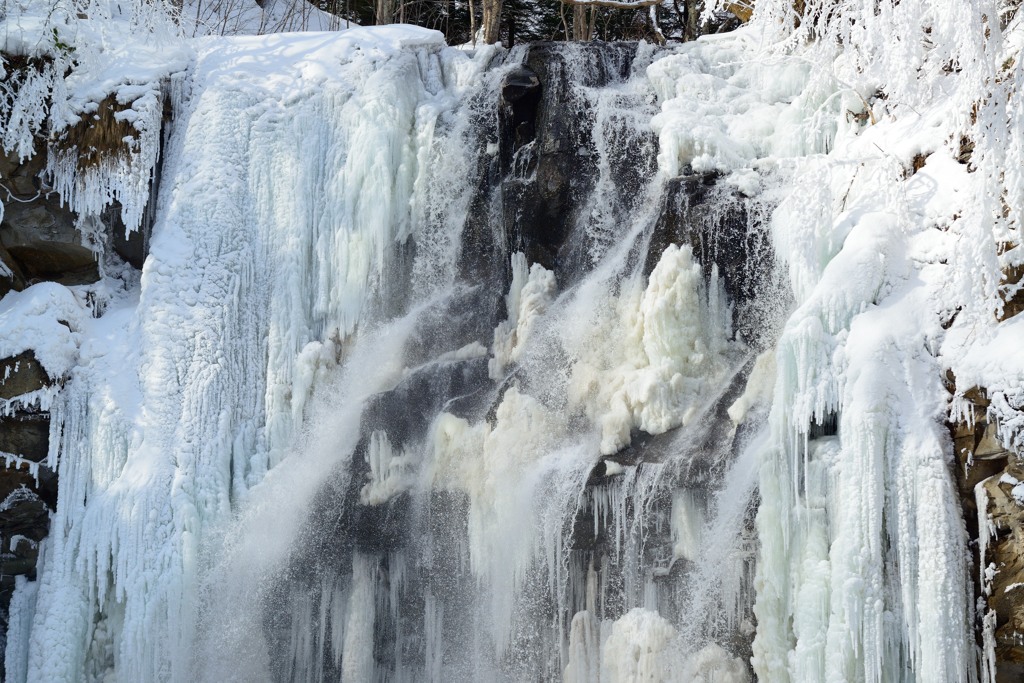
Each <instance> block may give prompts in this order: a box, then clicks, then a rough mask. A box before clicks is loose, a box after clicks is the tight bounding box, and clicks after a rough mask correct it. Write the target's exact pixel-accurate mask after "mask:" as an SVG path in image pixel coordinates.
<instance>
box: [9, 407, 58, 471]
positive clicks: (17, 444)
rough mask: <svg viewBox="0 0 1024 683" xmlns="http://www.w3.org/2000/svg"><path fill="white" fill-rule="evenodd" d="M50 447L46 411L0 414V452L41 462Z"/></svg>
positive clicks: (48, 419) (48, 420) (48, 422)
mask: <svg viewBox="0 0 1024 683" xmlns="http://www.w3.org/2000/svg"><path fill="white" fill-rule="evenodd" d="M49 448H50V416H49V414H48V413H28V412H18V413H15V414H13V415H2V416H0V452H3V453H11V454H13V455H16V456H18V457H20V458H24V459H25V460H31V461H32V462H42V461H43V460H44V459H45V458H46V455H47V453H48V452H49Z"/></svg>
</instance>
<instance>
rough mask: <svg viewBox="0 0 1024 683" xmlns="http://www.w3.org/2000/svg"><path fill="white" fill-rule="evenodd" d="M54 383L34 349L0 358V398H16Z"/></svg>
mask: <svg viewBox="0 0 1024 683" xmlns="http://www.w3.org/2000/svg"><path fill="white" fill-rule="evenodd" d="M51 384H53V381H52V380H51V379H50V376H49V375H48V374H46V370H44V369H43V366H42V365H40V364H39V361H37V360H36V355H35V354H34V353H33V352H32V351H24V352H22V353H19V354H18V355H17V356H11V357H10V358H4V359H2V360H0V399H9V398H14V397H15V396H21V395H22V394H27V393H29V392H32V391H37V390H39V389H42V388H43V387H47V386H49V385H51Z"/></svg>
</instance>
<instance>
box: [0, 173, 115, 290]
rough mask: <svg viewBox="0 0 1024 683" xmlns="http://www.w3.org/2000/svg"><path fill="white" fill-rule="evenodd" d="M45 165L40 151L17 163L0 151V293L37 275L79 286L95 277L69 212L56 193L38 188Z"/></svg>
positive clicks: (94, 267)
mask: <svg viewBox="0 0 1024 683" xmlns="http://www.w3.org/2000/svg"><path fill="white" fill-rule="evenodd" d="M45 164H46V155H45V154H38V155H36V156H34V157H32V158H31V159H28V160H26V161H25V162H22V163H19V162H18V160H17V158H15V157H13V156H8V155H3V156H0V183H2V184H3V186H4V187H3V188H0V201H2V203H3V210H2V211H0V219H2V220H0V261H2V263H3V265H4V266H6V268H4V267H2V266H0V296H2V295H3V294H5V293H6V292H7V291H9V290H11V289H15V290H20V289H24V287H25V286H26V285H27V284H28V283H29V282H32V281H36V280H52V281H55V282H61V283H63V284H66V285H78V284H85V283H89V282H95V281H97V280H98V279H99V277H100V276H99V271H98V269H97V265H96V254H94V253H93V251H92V250H91V249H90V248H89V247H88V246H85V245H84V244H83V242H82V236H81V235H80V234H79V232H78V230H76V229H75V220H76V219H75V215H74V213H72V212H71V211H70V210H69V209H68V208H67V207H66V206H64V203H63V201H62V200H61V198H60V195H58V194H56V193H51V192H45V191H43V190H42V189H40V188H41V180H40V176H41V175H42V173H43V169H44V167H45ZM5 190H6V191H5ZM8 193H9V194H8ZM5 270H6V271H7V272H6V273H5V272H4V271H5Z"/></svg>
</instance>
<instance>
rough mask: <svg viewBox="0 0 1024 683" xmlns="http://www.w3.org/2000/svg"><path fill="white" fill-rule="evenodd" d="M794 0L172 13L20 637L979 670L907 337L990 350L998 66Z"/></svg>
mask: <svg viewBox="0 0 1024 683" xmlns="http://www.w3.org/2000/svg"><path fill="white" fill-rule="evenodd" d="M783 5H785V8H786V12H787V13H788V12H789V10H790V9H791V8H790V5H789V4H788V3H770V2H769V3H761V4H760V5H759V8H758V12H759V16H760V17H761V21H762V22H763V23H761V24H758V23H756V22H755V25H754V26H753V27H752V28H750V29H747V30H744V31H742V32H740V33H738V34H735V35H732V36H718V37H709V38H707V39H705V40H702V41H700V42H698V43H696V44H693V45H688V46H683V47H679V48H676V49H673V50H665V51H660V50H658V49H656V48H653V47H651V46H646V45H639V46H637V45H632V44H614V45H598V44H594V45H552V44H540V45H533V46H521V47H519V48H517V49H516V50H514V51H512V52H504V51H502V50H500V49H499V48H481V49H480V50H478V51H477V52H476V53H475V54H472V55H470V54H467V53H465V52H461V51H456V50H449V49H446V48H444V47H443V46H442V45H441V44H440V43H439V37H438V36H437V35H436V34H433V33H430V32H426V31H420V30H416V29H411V28H387V29H375V30H353V31H350V32H347V33H343V34H308V35H301V36H287V35H278V36H270V37H264V38H258V39H257V38H235V39H216V40H213V39H210V40H206V41H200V42H198V43H196V44H195V45H194V46H193V47H194V50H195V54H194V56H190V57H189V59H188V66H187V68H185V67H182V68H181V69H180V70H178V71H177V72H176V73H174V75H173V78H172V79H171V81H170V87H169V88H168V89H167V91H166V92H164V91H163V90H161V93H162V94H166V96H168V97H169V98H170V101H171V103H172V108H173V124H172V128H171V131H172V132H171V135H170V137H169V138H168V140H167V142H166V147H165V152H164V163H163V173H164V179H165V182H164V183H163V185H162V186H161V191H160V196H159V198H158V203H157V206H156V212H157V220H156V222H155V224H154V230H153V237H152V242H151V250H150V255H149V258H148V260H147V262H146V265H145V268H144V270H143V273H142V278H141V283H140V284H139V285H138V286H137V287H135V286H134V283H131V282H129V283H127V284H126V285H125V286H124V287H123V288H122V289H121V290H118V291H110V292H107V294H106V295H105V298H104V300H103V305H102V306H98V307H95V308H93V309H92V311H93V312H95V313H96V314H97V315H96V317H89V316H87V315H84V314H83V315H79V316H77V317H75V319H74V320H73V321H69V322H73V323H74V325H73V327H74V329H73V330H72V332H73V333H74V335H77V336H74V335H72V336H68V335H66V334H65V333H64V332H63V331H61V332H60V334H61V335H62V338H63V337H68V340H69V341H68V345H70V346H68V349H64V351H65V352H66V353H64V356H66V358H64V357H62V358H64V361H65V364H66V365H67V364H69V363H70V365H73V368H74V369H73V370H72V372H71V377H70V380H69V382H68V384H67V386H66V387H65V389H64V391H63V392H62V393H61V394H60V397H59V399H58V400H57V402H56V403H55V405H54V406H53V411H54V425H57V426H56V427H55V429H54V433H53V439H52V442H53V443H54V444H55V447H54V449H53V452H52V453H51V456H50V464H51V465H54V466H57V467H59V470H60V477H61V493H60V496H61V497H60V505H59V508H58V511H57V513H56V515H55V518H54V520H53V526H52V529H53V531H52V532H51V537H50V539H49V540H47V541H46V543H45V544H44V548H43V552H42V556H41V565H40V566H41V569H40V577H39V580H38V582H36V583H34V584H32V583H29V582H23V583H21V584H19V588H18V592H17V593H16V595H15V600H14V601H13V602H12V624H13V627H12V630H11V637H10V640H9V642H8V648H7V660H8V661H9V662H10V663H11V666H10V669H9V677H12V680H33V681H62V680H63V681H78V680H103V679H105V678H107V677H116V678H117V679H118V680H171V681H177V680H181V681H184V680H202V681H213V680H217V681H226V680H246V681H249V680H281V681H291V680H294V681H321V680H339V679H340V680H344V681H368V680H392V681H404V680H436V681H441V680H524V679H528V680H555V679H559V678H563V679H565V680H576V681H582V680H588V681H589V680H600V681H605V682H614V681H629V680H637V679H654V680H676V679H683V680H703V681H718V682H719V683H721V682H722V681H728V682H730V683H732V682H734V681H745V680H749V679H750V677H751V675H752V674H754V675H756V676H758V677H759V678H761V679H762V680H770V681H787V680H792V681H819V680H820V681H826V680H857V681H890V680H908V681H910V680H921V681H950V680H954V681H955V680H961V681H970V680H974V679H975V678H976V671H977V652H976V648H975V646H974V643H973V640H972V638H971V625H972V618H973V613H972V606H971V600H970V599H969V596H970V589H969V584H968V577H969V572H968V569H969V568H968V560H967V557H966V554H965V550H964V546H965V543H964V540H965V538H964V530H963V524H962V520H961V519H960V513H959V507H958V503H957V501H956V498H955V491H954V488H953V484H952V482H953V479H952V475H951V473H950V470H949V458H948V455H949V448H948V439H947V437H946V435H945V433H944V431H943V429H942V426H941V422H942V419H943V418H944V417H945V415H946V414H947V405H946V403H945V395H944V391H943V389H942V386H941V384H940V381H939V378H940V377H941V374H942V370H943V368H944V367H950V366H953V365H957V364H958V363H959V365H957V367H959V368H961V369H962V371H963V372H965V373H969V372H971V371H975V373H976V374H977V375H978V376H982V375H984V376H986V377H988V375H986V374H985V372H983V371H985V368H980V369H979V368H978V367H977V366H976V365H972V364H970V363H965V362H962V361H963V358H962V357H961V355H957V354H960V351H958V350H957V349H961V348H963V347H966V346H968V345H969V344H970V342H969V340H970V339H971V335H973V334H974V330H975V329H987V328H985V326H984V324H983V321H984V320H985V317H984V316H985V315H987V314H989V313H991V311H990V310H989V309H987V308H986V306H990V305H991V307H993V308H994V307H995V304H994V303H993V302H994V294H995V292H996V286H995V284H994V283H995V282H996V279H997V278H996V276H995V275H994V273H995V270H996V269H997V267H998V266H999V259H998V258H997V255H996V249H995V247H994V246H993V245H994V242H995V240H994V239H992V238H993V237H996V238H999V239H1004V238H1007V239H1008V238H1012V237H1013V234H1014V233H1013V232H1012V227H1013V226H1012V225H1009V224H1008V225H1003V224H1000V225H998V226H997V227H996V228H995V229H992V230H990V229H989V228H990V227H991V226H987V225H986V224H985V223H984V221H983V220H982V219H981V218H979V217H980V216H984V215H996V214H1000V215H1002V214H1003V209H1002V204H1001V203H999V202H996V201H995V200H993V197H998V196H1001V195H1003V194H1005V196H1006V197H1013V196H1016V195H1015V194H1013V192H1016V189H1015V188H1016V185H1015V184H1014V183H1015V182H1016V176H1015V175H1014V174H1013V173H1012V172H1010V173H1008V174H1002V175H1001V174H1000V172H999V171H998V169H999V163H1000V160H1003V161H1005V160H1006V159H1014V158H1015V157H1012V155H1011V156H1008V157H1003V156H1000V154H1001V152H1000V151H999V150H998V149H994V148H991V146H989V147H986V146H985V145H984V143H982V142H980V135H979V134H980V132H981V131H982V130H983V129H984V128H983V127H984V126H985V125H992V122H993V121H996V120H999V117H1001V116H1004V115H1006V116H1008V115H1009V114H1012V113H1014V112H1015V110H1014V109H1013V106H1012V105H1010V104H1008V102H1009V97H1008V96H1007V97H1006V98H1004V99H1003V100H999V98H993V100H992V101H986V103H985V104H984V105H983V106H980V107H979V108H978V113H977V116H976V117H975V118H976V119H977V120H975V121H970V119H971V117H970V116H969V115H966V114H964V110H965V109H967V110H969V109H971V108H972V107H973V104H971V103H973V102H974V101H975V96H977V95H979V93H980V91H978V90H977V89H971V88H973V87H974V86H971V85H963V84H959V83H960V81H958V80H956V79H964V80H963V82H964V83H966V82H967V76H965V75H963V74H964V73H965V72H970V73H971V74H973V75H976V76H977V75H979V74H981V75H984V74H982V72H985V73H988V72H987V71H985V69H986V68H987V67H985V68H982V67H981V66H978V65H979V64H981V63H982V62H983V61H984V60H985V59H989V58H991V57H992V55H993V54H995V52H994V50H995V48H992V47H991V46H987V47H985V48H984V49H983V50H981V51H980V52H979V51H977V50H976V49H975V46H973V44H971V43H970V41H967V42H964V41H963V40H961V39H960V38H959V37H957V35H958V34H957V35H955V34H956V31H954V30H953V29H954V28H955V27H954V26H953V25H952V24H949V23H946V22H936V23H935V24H934V26H935V28H934V32H932V33H929V34H928V35H932V36H933V38H934V37H935V36H939V35H942V36H945V37H946V38H948V39H949V40H948V41H946V42H944V43H943V45H942V46H941V47H939V48H935V49H933V50H929V49H925V50H923V51H918V50H917V48H916V47H915V48H914V49H910V48H907V50H908V51H907V52H901V53H900V55H901V57H900V58H905V59H907V60H909V61H911V62H913V63H914V64H916V65H917V68H919V69H920V70H922V73H926V74H929V75H931V76H934V77H935V78H936V79H938V78H945V77H946V76H949V78H950V79H954V80H951V81H938V82H942V83H947V84H952V85H950V87H951V88H953V90H950V91H949V92H953V93H954V94H955V97H945V95H944V94H943V93H945V92H946V91H944V90H942V88H940V87H938V86H936V89H929V88H930V86H929V87H925V86H922V85H921V83H920V80H923V79H917V78H913V79H908V78H907V77H906V73H904V72H903V71H900V70H899V69H898V68H897V65H896V63H894V62H891V61H887V62H885V64H886V65H887V66H886V68H888V69H890V70H894V71H893V73H896V72H897V71H898V73H899V74H900V77H899V78H894V79H893V80H892V81H891V82H890V81H889V80H887V79H886V78H884V76H885V75H886V70H885V69H883V68H882V67H878V66H877V65H876V64H875V61H873V60H874V59H875V58H878V55H879V54H881V53H882V52H884V50H882V48H881V47H879V44H876V43H873V42H872V39H871V36H873V35H876V34H877V35H888V33H893V32H896V33H899V32H907V31H911V30H917V29H920V28H922V26H923V25H921V24H920V23H918V24H916V25H915V24H914V22H915V21H918V20H917V19H915V18H914V17H913V16H911V15H910V14H909V13H910V12H911V11H910V10H909V9H906V3H904V4H902V5H901V4H899V3H896V4H893V5H891V6H889V5H884V3H883V5H884V9H885V11H884V12H880V13H879V14H877V15H876V14H874V13H872V11H868V12H866V14H863V15H861V14H857V13H856V12H853V10H850V12H849V13H848V14H849V15H850V16H846V15H842V16H846V18H847V19H849V18H850V17H853V19H855V20H856V21H855V22H854V24H855V25H856V26H857V29H856V31H853V33H847V32H846V27H847V25H848V23H849V22H847V21H846V20H845V19H843V20H836V21H833V20H832V17H831V15H829V14H827V13H826V14H822V13H821V12H822V11H823V10H822V7H823V6H821V7H819V6H818V5H816V4H814V3H809V4H808V7H809V9H808V10H807V11H808V16H809V17H817V21H818V22H819V24H818V25H819V27H821V30H822V31H823V33H822V35H827V36H830V39H829V40H827V41H821V42H819V43H816V44H812V45H811V47H808V48H806V51H801V50H803V49H804V48H802V47H801V46H800V45H797V44H796V43H794V42H793V37H794V36H796V37H798V38H799V37H800V36H801V35H802V34H801V31H804V32H806V31H807V30H808V28H807V27H808V26H809V25H811V22H805V23H804V24H801V25H800V26H795V25H793V24H792V23H791V21H790V18H789V15H788V14H785V16H783V15H780V14H779V11H780V7H782V6H783ZM957 7H958V8H959V9H960V10H963V11H962V12H961V13H960V14H958V16H960V17H961V19H963V20H964V21H965V22H966V23H967V24H968V25H970V26H973V27H974V30H976V31H977V32H978V33H979V34H980V33H984V31H985V28H984V27H983V26H982V23H984V22H983V21H982V19H981V15H980V14H979V13H978V12H976V11H975V9H974V8H969V7H961V6H960V5H957ZM933 9H934V10H935V11H936V12H937V11H938V10H939V9H941V8H933ZM844 11H845V10H844ZM932 14H933V15H934V14H935V12H933V13H932ZM853 15H856V16H853ZM930 16H931V15H930ZM989 16H995V14H994V13H993V14H991V15H989ZM858 22H859V23H858ZM972 22H973V23H972ZM978 22H982V23H978ZM864 27H868V29H870V30H868V31H867V32H865V31H864ZM908 27H909V28H908ZM826 29H827V30H826ZM787 30H788V31H789V32H788V33H786V32H785V31H787ZM779 31H783V32H782V33H779ZM794 31H795V33H793V32H794ZM887 32H888V33H887ZM804 37H807V36H804ZM773 40H777V41H779V42H778V44H772V42H771V41H773ZM930 40H931V39H930ZM797 42H799V41H797ZM911 42H913V41H911ZM823 43H827V46H825V47H822V44H823ZM946 43H948V44H946ZM847 44H849V45H853V46H856V49H851V50H850V51H847V52H844V51H841V50H840V51H838V52H837V51H836V49H837V48H836V46H837V45H847ZM914 44H915V45H916V44H917V43H916V42H915V43H914ZM950 46H952V47H950ZM1001 54H1002V53H1000V55H1001ZM879 59H880V58H879ZM893 59H897V58H896V57H894V58H893ZM952 64H956V65H958V67H957V68H953V67H952V66H948V65H952ZM822 65H827V68H824V67H822ZM976 67H977V68H976ZM900 68H902V67H900ZM958 69H959V70H958ZM171 71H174V70H171ZM168 73H170V72H168ZM939 74H945V75H943V76H940V75H939ZM990 75H991V74H990ZM1000 83H1003V81H1000ZM958 84H959V85H958ZM886 89H888V90H886ZM1000 92H1002V91H1000ZM153 93H155V91H146V92H143V93H142V96H141V97H140V99H139V100H138V101H139V102H140V105H139V106H140V108H141V109H145V107H146V106H148V105H149V104H151V102H150V99H148V95H149V94H153ZM879 93H881V94H879ZM883 95H885V96H884V97H883ZM154 96H155V95H154ZM162 96H163V95H162ZM133 101H134V100H133ZM999 102H1002V104H999ZM940 105H941V106H940ZM999 107H1003V109H999ZM146 111H149V110H146ZM967 121H970V123H965V122H967ZM979 121H980V122H979ZM986 122H987V123H986ZM965 126H973V127H972V128H970V129H969V132H971V133H972V134H974V135H976V136H978V137H979V142H978V144H979V145H980V146H979V147H976V149H975V154H976V155H977V156H975V157H974V158H973V159H971V160H970V163H966V161H967V160H965V159H964V158H963V154H964V151H963V150H964V147H963V143H962V141H961V140H960V139H959V137H958V136H951V134H950V131H956V132H957V133H959V132H961V129H962V128H964V127H965ZM965 130H966V129H965ZM147 131H148V133H152V132H153V129H152V128H150V129H146V130H145V131H140V132H143V133H145V132H147ZM147 140H148V138H147ZM149 142H152V140H149ZM5 144H6V143H5ZM147 144H148V143H147ZM147 159H148V157H147ZM147 163H149V162H148V161H147ZM56 170H57V171H58V173H57V175H58V176H60V175H61V174H60V172H59V170H60V169H56ZM137 171H138V169H134V170H133V167H124V168H120V169H113V170H110V172H111V173H113V174H114V175H117V174H118V173H123V174H125V176H126V178H127V180H138V179H139V178H138V177H137V176H138V173H137ZM66 177H70V176H66ZM996 179H998V182H999V183H1004V182H1005V183H1006V186H1005V187H1002V186H1000V188H1001V189H1000V190H999V191H998V192H992V191H990V190H991V189H992V185H991V183H993V182H996ZM69 182H70V181H69ZM83 182H86V185H87V187H86V190H91V189H94V188H93V185H92V184H91V181H87V180H85V181H83ZM118 187H129V186H128V185H123V186H120V185H119V186H118ZM131 187H135V188H136V189H138V187H141V185H132V186H131ZM62 189H63V191H64V192H66V193H69V195H74V193H75V192H76V190H74V188H73V186H72V185H70V184H67V183H65V185H64V186H62ZM1004 190H1005V192H1004ZM107 194H108V195H109V192H108V193H107ZM75 196H76V197H79V198H81V197H87V196H90V195H88V192H85V193H84V194H82V193H79V194H78V195H75ZM96 196H99V195H96ZM105 196H106V195H105ZM108 198H109V197H108ZM83 201H85V203H84V204H81V207H85V208H86V209H88V207H89V206H92V204H90V203H89V202H90V201H92V200H89V201H86V200H83ZM96 201H97V202H99V201H100V200H99V199H97V200H96ZM1006 206H1007V209H1006V212H1007V213H1006V215H1007V216H1012V215H1014V214H1013V211H1015V210H1016V209H1015V208H1014V207H1015V205H1014V204H1013V202H1011V201H1007V202H1006ZM81 207H80V208H81ZM129 214H130V215H134V214H133V211H129ZM1004 217H1005V216H1004ZM986 240H987V241H986ZM981 242H984V243H985V245H987V246H979V244H980V243H981ZM989 246H991V247H992V248H991V249H989V248H988V247H989ZM1018 251H1019V249H1018ZM1013 252H1014V250H1013V249H1010V250H1009V251H1008V252H1006V253H1010V254H1011V257H1005V258H1012V253H1013ZM1005 258H1004V260H1005ZM779 265H781V266H782V267H781V268H778V267H777V266H779ZM979 274H980V276H978V277H975V276H977V275H979ZM950 292H952V294H950ZM55 297H56V295H55ZM63 299H67V300H68V301H71V299H69V298H68V297H66V296H62V300H63ZM55 300H56V298H55ZM977 301H982V302H983V304H981V305H978V304H977V303H974V304H972V303H970V302H977ZM62 305H63V304H62ZM68 305H74V306H79V305H80V304H79V303H75V302H74V301H71V304H68ZM957 305H960V306H961V309H962V312H961V313H960V314H959V317H957V316H956V315H955V314H954V310H955V308H956V306H957ZM29 308H30V307H28V306H26V307H25V310H28V309H29ZM101 313H102V315H100V314H101ZM25 315H28V314H27V313H26V314H25ZM33 315H34V314H33ZM72 317H74V316H72ZM954 318H956V319H955V320H954ZM971 325H974V327H971ZM29 327H30V326H29V325H26V326H25V327H24V329H28V328H29ZM51 327H53V326H52V325H51ZM947 327H949V328H950V329H952V330H953V332H952V333H951V334H950V335H949V336H948V337H947V335H946V328H947ZM40 329H42V327H40ZM947 342H948V343H947ZM944 343H946V345H945V346H944ZM66 346H67V345H66ZM944 348H945V349H949V351H947V352H943V351H941V350H942V349H944ZM943 353H947V354H948V355H949V358H942V357H941V356H942V355H943ZM76 354H77V356H76ZM68 358H71V359H73V361H74V362H71V361H68V360H67V359H68ZM1011 389H1013V387H1009V386H1008V387H1007V388H1006V390H1007V391H1009V390H1011ZM769 403H770V404H771V408H770V410H769ZM755 512H756V523H755V521H754V515H755ZM755 564H756V574H755ZM755 629H756V635H755ZM748 662H749V663H750V666H748Z"/></svg>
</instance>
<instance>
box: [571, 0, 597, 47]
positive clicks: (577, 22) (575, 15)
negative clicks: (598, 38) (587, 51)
mask: <svg viewBox="0 0 1024 683" xmlns="http://www.w3.org/2000/svg"><path fill="white" fill-rule="evenodd" d="M593 9H594V8H593V6H592V5H591V6H588V5H573V8H572V39H573V40H590V39H591V38H593V35H594V11H593ZM588 10H590V11H589V12H588ZM588 15H589V16H588Z"/></svg>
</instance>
